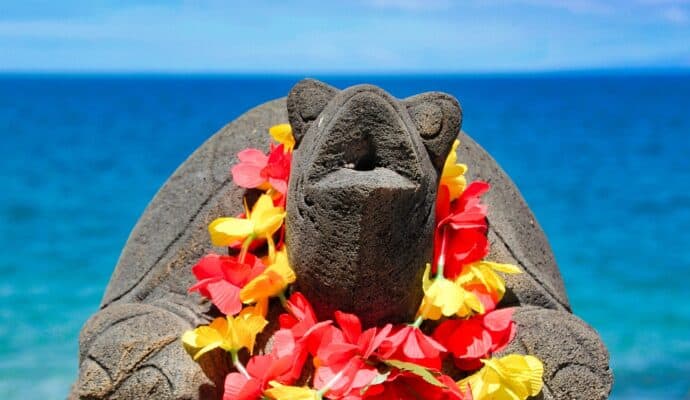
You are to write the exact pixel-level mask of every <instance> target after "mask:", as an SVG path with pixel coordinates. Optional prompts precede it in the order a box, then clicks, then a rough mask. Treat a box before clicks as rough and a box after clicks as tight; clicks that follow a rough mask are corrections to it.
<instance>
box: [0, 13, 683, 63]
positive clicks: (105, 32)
mask: <svg viewBox="0 0 690 400" xmlns="http://www.w3.org/2000/svg"><path fill="white" fill-rule="evenodd" d="M592 68H594V69H607V68H635V69H638V68H690V0H504V1H499V0H467V1H451V0H353V1H341V2H337V1H326V0H322V1H315V0H301V1H261V0H255V1H244V2H239V1H237V2H231V1H202V0H199V1H162V0H161V1H156V0H154V1H151V0H144V1H133V0H127V1H89V0H62V1H55V0H53V1H38V0H21V1H7V0H0V71H3V70H4V71H73V72H81V71H86V72H116V71H121V72H256V73H262V72H278V73H307V72H313V73H314V72H322V73H323V72H333V73H360V72H362V73H367V72H401V73H404V72H432V73H433V72H505V71H543V70H548V71H552V70H572V69H592Z"/></svg>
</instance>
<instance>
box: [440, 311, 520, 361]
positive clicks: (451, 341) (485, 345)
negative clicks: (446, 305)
mask: <svg viewBox="0 0 690 400" xmlns="http://www.w3.org/2000/svg"><path fill="white" fill-rule="evenodd" d="M512 316H513V309H512V308H504V309H501V310H496V311H492V312H490V313H486V314H482V315H475V316H474V317H472V318H469V319H464V320H463V319H450V320H446V321H444V322H443V323H441V325H439V326H438V328H436V330H435V331H434V334H433V337H434V339H436V340H437V341H438V342H439V343H441V344H443V345H444V346H445V347H446V348H447V349H448V351H449V352H451V353H453V355H454V356H455V359H454V361H455V365H456V366H457V367H458V368H460V369H462V370H465V371H473V370H476V369H479V368H481V366H482V363H481V361H480V359H482V358H488V357H489V356H490V355H491V354H493V353H496V352H499V351H501V350H503V349H504V348H505V347H506V346H507V345H508V343H510V341H511V340H513V337H514V336H515V322H513V320H512Z"/></svg>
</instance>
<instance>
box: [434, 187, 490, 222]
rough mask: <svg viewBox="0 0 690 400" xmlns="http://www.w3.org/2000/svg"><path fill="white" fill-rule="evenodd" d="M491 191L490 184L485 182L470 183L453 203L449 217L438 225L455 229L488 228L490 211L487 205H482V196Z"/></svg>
mask: <svg viewBox="0 0 690 400" xmlns="http://www.w3.org/2000/svg"><path fill="white" fill-rule="evenodd" d="M489 189H490V186H489V184H488V183H486V182H483V181H474V182H472V183H470V184H469V185H468V186H467V188H466V189H465V191H464V192H462V194H461V195H460V197H459V198H458V199H456V200H455V201H453V202H452V203H451V206H450V210H449V213H448V215H446V216H445V217H444V218H443V219H441V220H439V221H438V222H437V223H436V225H437V226H439V227H440V226H443V225H446V224H448V225H450V227H451V228H453V229H472V228H484V227H486V213H487V211H488V209H487V206H486V204H481V201H482V200H481V196H482V195H483V194H485V193H486V192H488V191H489ZM446 190H447V189H446Z"/></svg>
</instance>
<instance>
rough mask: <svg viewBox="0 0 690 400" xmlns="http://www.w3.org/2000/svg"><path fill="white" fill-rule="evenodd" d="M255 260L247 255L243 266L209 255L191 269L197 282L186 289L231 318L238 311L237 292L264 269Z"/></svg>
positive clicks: (257, 260)
mask: <svg viewBox="0 0 690 400" xmlns="http://www.w3.org/2000/svg"><path fill="white" fill-rule="evenodd" d="M264 268H265V267H264V265H263V263H262V262H261V260H259V258H257V257H254V256H253V255H251V254H247V257H246V258H245V262H244V263H240V262H238V261H237V259H236V258H235V257H231V256H223V255H218V254H209V255H206V256H204V257H203V258H202V259H201V260H199V262H198V263H197V264H196V265H195V266H194V267H192V273H194V276H196V279H197V280H198V282H197V283H196V284H194V285H193V286H192V287H190V288H189V291H190V292H194V291H198V292H199V293H200V294H201V295H202V296H204V297H206V298H208V299H210V300H211V302H212V303H213V304H214V305H215V306H216V307H218V309H219V310H220V312H222V313H223V314H226V315H235V314H237V313H239V312H240V310H241V309H242V301H240V289H242V288H243V287H244V285H246V284H247V282H249V281H250V280H252V279H254V278H255V277H256V276H257V275H259V274H260V273H261V272H263V270H264Z"/></svg>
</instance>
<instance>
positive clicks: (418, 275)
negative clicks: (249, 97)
mask: <svg viewBox="0 0 690 400" xmlns="http://www.w3.org/2000/svg"><path fill="white" fill-rule="evenodd" d="M287 106H288V116H289V118H290V121H291V122H292V123H293V126H294V127H295V135H296V137H297V138H299V139H298V140H299V143H298V147H297V150H296V151H295V153H294V158H293V166H292V174H291V176H290V189H289V191H288V201H287V204H288V206H287V212H288V217H287V223H286V227H287V231H286V242H287V245H288V254H289V258H290V263H291V265H292V267H293V268H294V269H295V272H297V276H298V277H299V279H298V282H297V290H299V291H301V292H303V293H304V294H305V295H306V296H307V298H309V299H310V300H311V302H312V304H313V305H314V308H315V311H316V313H317V315H319V316H320V317H321V319H328V318H332V316H333V312H334V311H335V310H337V309H339V310H342V311H347V312H353V313H355V314H357V315H359V316H360V318H361V319H362V323H363V324H364V325H365V326H374V325H377V324H379V323H383V322H402V321H410V320H412V319H414V313H415V311H416V310H417V308H418V306H419V303H420V302H421V299H422V296H423V293H422V288H421V285H420V282H421V279H422V273H423V272H424V266H425V264H426V263H427V262H428V261H429V260H430V259H431V250H432V247H433V246H432V236H433V231H434V213H433V210H434V204H435V199H436V187H437V185H438V173H439V170H440V169H441V168H442V167H443V161H444V159H445V155H446V154H447V153H448V151H449V149H450V147H451V145H452V143H453V140H455V137H456V136H457V133H458V132H459V130H460V106H459V105H458V102H457V101H456V100H455V99H454V98H452V97H451V96H449V95H447V94H443V93H427V94H424V95H420V96H416V97H414V98H411V99H409V100H403V101H399V100H396V99H394V98H393V97H391V96H390V95H389V94H387V93H386V92H384V91H383V90H381V89H379V88H377V87H374V86H370V85H359V86H354V87H352V88H349V89H347V90H344V91H342V92H339V91H337V90H336V89H334V88H332V87H329V86H327V85H325V84H323V83H321V82H318V81H314V80H304V81H302V82H300V83H298V84H297V85H296V86H295V87H294V88H293V90H292V91H291V92H290V95H289V96H288V102H287ZM408 109H411V110H413V111H418V112H412V113H410V112H409V111H408ZM319 110H322V111H320V112H318V111H319ZM415 117H417V119H415ZM418 126H420V127H421V129H418ZM420 131H421V132H423V133H424V135H422V134H420Z"/></svg>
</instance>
